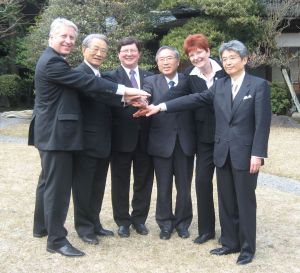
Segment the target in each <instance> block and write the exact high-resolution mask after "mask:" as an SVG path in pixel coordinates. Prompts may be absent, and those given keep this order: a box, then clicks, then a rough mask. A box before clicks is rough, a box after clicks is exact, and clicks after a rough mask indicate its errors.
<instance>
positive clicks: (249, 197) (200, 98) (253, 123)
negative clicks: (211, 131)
mask: <svg viewBox="0 0 300 273" xmlns="http://www.w3.org/2000/svg"><path fill="white" fill-rule="evenodd" d="M219 53H220V57H221V60H222V63H223V66H224V69H225V71H226V73H227V74H228V75H229V77H225V78H221V79H219V80H217V81H216V82H215V83H214V85H213V86H212V87H211V88H210V89H209V90H207V91H204V92H202V93H196V94H191V95H188V96H184V97H182V98H179V99H175V100H173V101H169V102H166V103H165V104H161V105H157V106H151V107H149V109H151V110H150V112H149V113H148V115H151V114H153V113H155V112H159V111H160V110H167V112H173V111H181V110H184V109H195V108H197V107H198V106H201V105H204V104H213V105H214V109H215V118H216V131H215V147H214V162H215V165H216V167H217V168H216V169H217V183H218V197H219V210H220V213H219V214H220V224H221V243H222V247H220V248H216V249H213V250H211V254H213V255H227V254H230V253H235V252H240V255H239V257H238V259H237V264H247V263H250V262H251V261H252V259H253V257H254V254H255V249H256V197H255V189H256V185H257V176H258V172H259V169H260V167H261V165H262V164H263V163H264V158H266V157H267V147H268V138H269V132H270V123H271V103H270V93H269V87H268V83H267V82H266V81H265V80H263V79H260V78H258V77H254V76H251V75H250V74H248V73H246V72H245V65H246V63H247V60H248V58H247V56H248V52H247V48H246V47H245V45H244V44H243V43H242V42H240V41H237V40H233V41H229V42H228V43H223V44H222V45H221V47H220V49H219Z"/></svg>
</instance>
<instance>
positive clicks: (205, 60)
mask: <svg viewBox="0 0 300 273" xmlns="http://www.w3.org/2000/svg"><path fill="white" fill-rule="evenodd" d="M188 56H189V59H190V61H191V63H192V65H194V66H195V67H197V68H199V69H200V70H201V69H202V68H204V67H206V66H207V65H210V61H209V56H210V50H209V49H208V50H207V51H206V50H205V49H203V48H197V49H195V50H192V51H190V52H189V54H188Z"/></svg>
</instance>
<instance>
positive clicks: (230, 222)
mask: <svg viewBox="0 0 300 273" xmlns="http://www.w3.org/2000/svg"><path fill="white" fill-rule="evenodd" d="M257 176H258V173H256V174H250V173H249V170H246V171H245V170H237V169H234V167H233V166H232V164H231V160H230V157H229V156H228V158H227V160H226V162H225V164H224V166H223V167H221V168H218V167H217V181H218V182H217V183H218V199H219V214H220V224H221V242H222V245H223V246H226V247H228V248H231V249H240V250H241V253H243V252H244V253H250V254H254V253H255V248H256V196H255V189H256V185H257Z"/></svg>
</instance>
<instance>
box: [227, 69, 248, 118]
mask: <svg viewBox="0 0 300 273" xmlns="http://www.w3.org/2000/svg"><path fill="white" fill-rule="evenodd" d="M249 86H250V81H249V77H248V75H247V74H246V75H245V78H244V80H243V82H242V85H241V87H240V90H239V91H238V93H237V94H236V97H235V98H234V100H233V102H232V103H233V104H232V110H231V119H232V117H233V115H234V113H235V112H236V111H237V109H238V108H239V106H240V104H241V102H242V100H243V98H244V97H245V95H246V94H247V93H248V92H249Z"/></svg>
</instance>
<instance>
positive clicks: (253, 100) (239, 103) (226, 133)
mask: <svg viewBox="0 0 300 273" xmlns="http://www.w3.org/2000/svg"><path fill="white" fill-rule="evenodd" d="M205 103H206V104H212V103H213V105H214V109H215V116H216V132H215V147H214V162H215V165H216V166H217V167H222V166H223V165H224V163H225V161H226V158H227V155H228V153H230V158H231V161H232V165H233V167H234V168H235V169H240V170H249V167H250V159H251V156H252V155H253V156H259V157H263V158H265V157H267V146H268V138H269V131H270V123H271V103H270V92H269V86H268V83H267V82H266V81H265V80H263V79H261V78H258V77H254V76H251V75H249V74H247V73H246V75H245V78H244V81H243V83H242V85H241V88H240V90H239V92H238V94H237V95H236V97H235V99H234V102H233V105H232V107H231V79H230V78H229V77H225V78H221V79H219V80H217V81H216V82H215V84H214V85H213V86H212V87H211V88H210V89H209V90H206V91H204V92H202V93H196V94H191V95H188V96H184V97H181V98H178V99H176V100H173V101H169V102H167V103H166V105H167V109H168V110H167V111H170V112H172V111H180V110H183V109H195V108H197V107H199V106H202V105H204V104H205Z"/></svg>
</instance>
